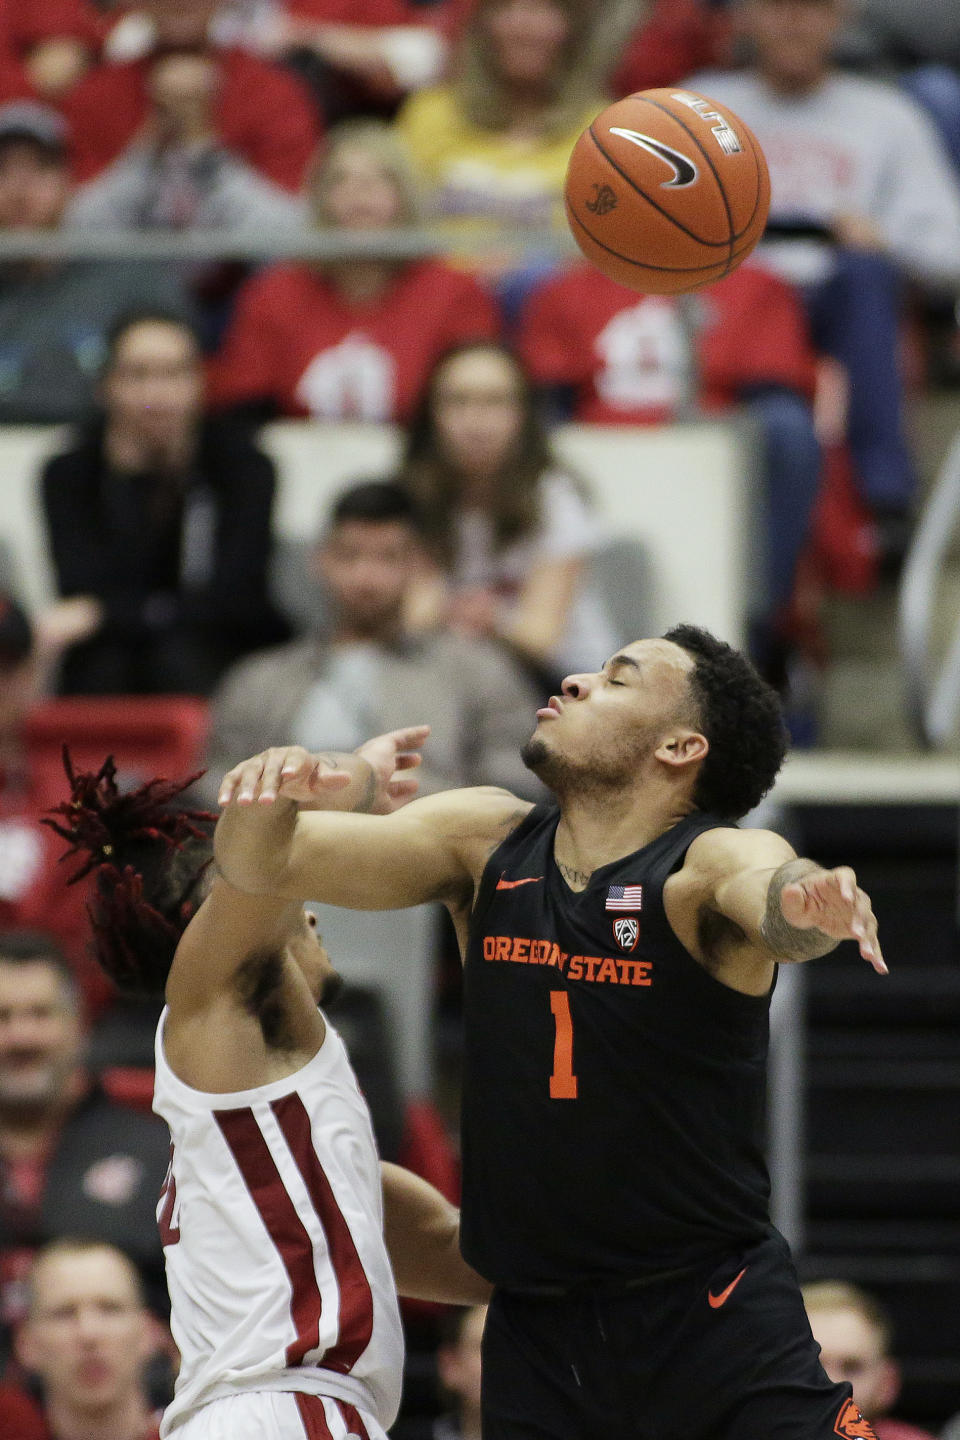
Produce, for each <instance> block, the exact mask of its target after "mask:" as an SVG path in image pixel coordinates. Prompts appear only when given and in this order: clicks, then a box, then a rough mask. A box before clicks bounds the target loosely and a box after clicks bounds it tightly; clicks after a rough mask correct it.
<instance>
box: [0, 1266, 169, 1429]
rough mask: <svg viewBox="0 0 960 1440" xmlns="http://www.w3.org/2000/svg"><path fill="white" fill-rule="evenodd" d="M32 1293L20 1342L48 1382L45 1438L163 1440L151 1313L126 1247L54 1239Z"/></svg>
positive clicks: (35, 1273)
mask: <svg viewBox="0 0 960 1440" xmlns="http://www.w3.org/2000/svg"><path fill="white" fill-rule="evenodd" d="M27 1295H28V1300H27V1315H26V1319H25V1320H24V1322H23V1325H22V1327H21V1329H20V1332H19V1334H18V1336H17V1342H16V1346H17V1353H18V1357H19V1359H20V1362H21V1364H22V1365H23V1366H24V1368H25V1369H26V1370H27V1371H28V1372H29V1373H30V1375H31V1376H33V1377H34V1378H35V1379H36V1380H37V1381H38V1382H39V1384H40V1387H41V1393H42V1397H43V1399H42V1409H41V1418H42V1419H43V1420H44V1421H45V1430H44V1431H43V1432H41V1433H43V1434H44V1435H45V1437H46V1440H82V1437H92V1436H98V1437H102V1440H157V1437H158V1435H159V1431H158V1428H157V1426H158V1418H159V1417H158V1416H157V1414H156V1413H155V1412H154V1410H153V1408H152V1406H151V1404H150V1401H149V1399H148V1397H147V1394H146V1390H145V1386H144V1381H143V1369H144V1365H145V1362H146V1360H147V1357H148V1355H149V1353H150V1317H149V1314H148V1311H147V1308H146V1305H145V1303H144V1297H143V1289H142V1285H141V1281H140V1276H139V1274H138V1273H137V1269H136V1266H135V1265H133V1264H132V1262H131V1261H130V1259H129V1258H128V1257H127V1256H126V1255H125V1254H124V1252H123V1251H122V1250H118V1249H117V1248H116V1246H114V1245H109V1244H105V1243H103V1242H102V1241H99V1240H76V1239H70V1238H64V1239H58V1240H54V1241H52V1242H51V1243H50V1244H49V1245H46V1246H45V1247H44V1248H43V1249H42V1250H41V1251H40V1253H39V1254H38V1255H37V1257H36V1259H35V1260H34V1262H33V1265H32V1267H31V1270H30V1276H29V1280H28V1284H27ZM0 1435H2V1430H0ZM25 1440H27V1437H25Z"/></svg>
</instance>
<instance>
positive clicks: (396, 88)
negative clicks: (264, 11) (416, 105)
mask: <svg viewBox="0 0 960 1440" xmlns="http://www.w3.org/2000/svg"><path fill="white" fill-rule="evenodd" d="M448 9H449V5H447V4H443V3H432V4H428V5H422V4H417V3H415V0H287V3H286V4H285V5H283V6H282V7H277V8H276V9H275V10H274V11H273V12H272V13H268V16H267V18H266V20H265V21H262V22H260V23H259V24H258V23H257V19H256V18H254V20H253V23H252V24H251V25H250V26H249V27H248V38H247V43H249V44H251V45H253V46H254V47H257V46H259V47H261V48H262V49H263V50H265V51H266V53H270V54H274V55H285V56H287V57H288V58H289V60H290V61H291V63H292V64H294V65H295V66H296V68H297V69H298V70H300V71H301V73H302V74H304V76H305V77H306V78H307V79H308V80H309V81H310V83H311V85H312V88H313V89H314V91H315V93H316V94H317V95H318V98H319V100H320V105H321V109H322V111H323V113H324V115H326V116H327V118H328V119H330V120H335V119H336V120H339V119H343V118H345V117H346V116H349V115H354V114H373V113H375V114H390V113H392V112H393V110H395V109H396V106H397V104H398V102H399V101H400V100H402V99H403V97H404V95H406V94H408V93H409V92H410V91H411V90H416V89H418V88H419V87H420V86H421V85H428V84H433V83H435V82H436V81H437V80H438V79H439V78H440V75H441V73H442V71H443V68H444V64H445V61H446V58H447V45H446V43H445V36H444V33H443V30H444V27H443V20H444V12H446V11H447V10H448Z"/></svg>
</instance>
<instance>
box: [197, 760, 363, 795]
mask: <svg viewBox="0 0 960 1440" xmlns="http://www.w3.org/2000/svg"><path fill="white" fill-rule="evenodd" d="M351 778H352V777H351V776H350V774H349V773H348V772H347V771H346V770H343V769H341V768H340V767H339V766H338V765H337V761H336V758H335V757H334V756H329V757H328V756H326V755H315V754H314V753H313V752H312V751H311V750H305V749H304V748H303V746H302V745H276V746H274V747H273V748H272V749H270V750H262V751H261V752H260V754H259V755H253V756H252V757H251V758H250V759H249V760H242V761H241V762H240V764H239V765H234V767H233V769H232V770H228V771H227V773H226V775H224V777H223V780H222V781H221V782H220V793H219V795H218V796H217V799H218V801H219V803H220V804H221V805H229V804H230V802H231V801H232V800H235V801H236V802H237V804H238V805H253V804H254V802H257V803H259V804H261V805H270V804H272V803H273V801H274V800H276V798H277V796H278V795H280V794H281V793H282V794H283V795H284V797H285V798H286V799H288V800H294V801H296V802H297V803H298V804H301V805H309V804H310V803H311V801H316V800H319V799H321V798H322V797H323V795H324V794H329V793H330V792H331V791H334V790H344V789H345V788H346V787H347V786H348V785H349V784H350V781H351Z"/></svg>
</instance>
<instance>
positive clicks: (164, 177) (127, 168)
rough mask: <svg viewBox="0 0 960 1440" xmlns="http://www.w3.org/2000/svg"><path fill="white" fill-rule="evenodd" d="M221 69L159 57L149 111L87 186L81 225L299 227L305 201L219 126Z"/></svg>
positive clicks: (211, 63)
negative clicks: (230, 143) (233, 146)
mask: <svg viewBox="0 0 960 1440" xmlns="http://www.w3.org/2000/svg"><path fill="white" fill-rule="evenodd" d="M220 81H221V76H220V71H219V68H218V65H217V61H216V58H215V57H214V56H213V55H212V54H208V53H203V52H174V53H173V54H169V55H160V56H158V57H157V58H156V60H154V62H153V64H152V65H151V67H150V70H149V73H148V76H147V81H146V83H147V90H148V94H149V99H150V110H149V113H148V115H147V118H146V120H145V121H144V124H143V126H142V127H141V129H140V130H139V131H138V132H137V134H136V136H135V137H134V138H133V139H132V140H131V141H130V143H129V145H128V146H127V148H126V149H125V150H124V151H123V152H122V153H121V154H120V155H119V156H118V157H117V159H116V160H114V161H113V162H112V163H111V164H110V165H108V167H107V169H106V170H104V171H103V172H102V173H101V174H100V175H98V176H97V177H96V178H95V179H94V180H91V181H89V182H88V183H87V184H86V185H83V186H81V188H80V191H79V194H78V195H77V197H76V200H75V201H74V204H73V207H72V211H71V219H72V221H73V224H74V225H76V226H77V227H78V228H82V229H85V230H89V229H108V230H110V229H113V230H121V229H134V230H139V229H161V230H188V229H191V228H194V229H199V230H221V229H222V230H230V231H234V232H236V231H253V232H259V233H263V232H264V231H266V232H268V233H269V232H270V231H283V230H299V229H301V228H302V226H303V224H304V222H305V218H306V217H305V212H304V209H303V207H302V205H301V202H300V201H299V200H298V199H296V198H295V197H294V196H292V195H290V194H289V192H288V191H286V190H284V189H283V188H282V187H281V186H280V185H277V184H275V183H274V182H272V181H270V180H268V179H266V178H265V177H264V176H262V175H260V174H259V173H258V171H256V170H255V169H254V168H253V166H252V165H251V164H249V163H248V162H247V161H245V160H242V159H241V158H239V157H238V156H235V155H232V154H231V153H230V151H229V150H228V149H226V148H225V147H224V145H223V144H222V142H221V140H220V137H219V136H218V134H217V128H216V105H217V93H218V90H219V87H220Z"/></svg>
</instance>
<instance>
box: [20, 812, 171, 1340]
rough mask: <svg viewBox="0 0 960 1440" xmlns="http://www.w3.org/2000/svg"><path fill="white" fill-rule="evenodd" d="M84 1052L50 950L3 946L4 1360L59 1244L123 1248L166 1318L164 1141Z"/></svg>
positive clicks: (77, 1019) (27, 936)
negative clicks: (95, 1073) (93, 1069)
mask: <svg viewBox="0 0 960 1440" xmlns="http://www.w3.org/2000/svg"><path fill="white" fill-rule="evenodd" d="M62 793H63V786H62V785H61V798H62ZM60 849H61V851H62V847H60ZM82 1047H83V1034H82V1024H81V1014H80V1004H79V997H78V992H77V988H76V985H75V983H74V980H73V976H72V974H71V971H70V969H69V967H68V966H67V964H66V961H65V960H64V959H63V956H62V955H61V953H60V951H59V950H58V949H57V946H56V945H55V944H54V942H53V941H52V940H51V939H50V938H49V936H47V935H44V934H42V933H39V932H33V933H30V932H20V933H17V934H8V935H0V1193H2V1195H3V1205H2V1206H0V1350H2V1348H3V1344H4V1342H7V1343H8V1342H9V1333H10V1327H11V1326H15V1325H16V1324H17V1322H18V1321H19V1320H20V1319H21V1318H22V1315H23V1310H24V1304H25V1298H26V1292H25V1288H24V1287H25V1282H26V1279H27V1274H28V1270H29V1265H30V1261H31V1260H32V1258H33V1256H34V1254H35V1252H36V1250H37V1248H38V1247H39V1246H41V1245H43V1244H45V1243H47V1242H48V1241H49V1240H52V1239H56V1238H57V1237H59V1236H61V1235H65V1234H68V1235H80V1236H85V1237H88V1238H90V1239H97V1240H102V1241H108V1242H109V1243H110V1244H115V1245H118V1246H119V1247H120V1248H121V1249H122V1250H123V1251H124V1252H125V1253H126V1254H127V1255H129V1256H130V1257H131V1259H132V1260H134V1261H135V1262H136V1264H137V1265H138V1267H139V1268H140V1270H141V1273H142V1275H143V1277H144V1281H145V1283H146V1285H147V1293H148V1296H149V1300H150V1304H151V1306H152V1307H153V1308H154V1309H156V1310H158V1311H159V1312H160V1313H165V1311H166V1308H167V1304H166V1290H165V1288H164V1279H163V1255H162V1252H161V1248H160V1239H159V1235H158V1233H157V1227H156V1220H155V1209H156V1204H157V1196H158V1195H159V1193H160V1186H161V1184H162V1183H163V1176H164V1173H165V1171H166V1166H167V1160H168V1152H169V1137H168V1136H167V1132H166V1128H165V1127H164V1126H163V1125H162V1124H161V1123H160V1122H159V1121H157V1120H155V1119H154V1118H153V1117H152V1116H148V1115H141V1114H138V1113H137V1112H136V1111H135V1110H131V1109H128V1108H127V1107H126V1106H122V1105H117V1104H115V1103H114V1102H112V1101H110V1100H109V1099H108V1098H107V1097H106V1095H105V1094H104V1092H103V1091H102V1090H101V1088H100V1087H99V1085H98V1084H97V1083H96V1082H95V1081H94V1080H92V1079H91V1077H90V1076H89V1075H88V1074H87V1073H86V1072H85V1070H84V1068H83V1063H82Z"/></svg>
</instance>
